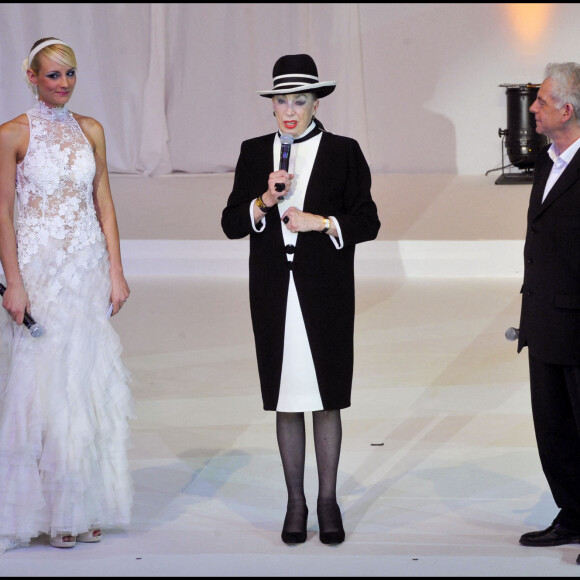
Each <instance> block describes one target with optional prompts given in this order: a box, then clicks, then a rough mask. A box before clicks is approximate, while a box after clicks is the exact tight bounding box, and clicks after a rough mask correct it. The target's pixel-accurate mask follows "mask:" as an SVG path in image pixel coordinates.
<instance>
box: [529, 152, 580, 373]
mask: <svg viewBox="0 0 580 580" xmlns="http://www.w3.org/2000/svg"><path fill="white" fill-rule="evenodd" d="M548 148H549V146H546V147H545V148H544V149H543V150H542V152H541V153H540V154H539V156H538V159H537V161H536V165H535V170H534V184H533V186H532V192H531V195H530V205H529V209H528V227H527V233H526V241H525V246H524V282H523V286H522V289H521V293H522V310H521V318H520V335H519V342H518V352H520V351H521V349H522V348H523V347H524V346H527V347H528V349H529V352H530V354H531V355H533V356H534V357H536V358H538V359H539V360H542V361H544V362H548V363H553V364H563V365H580V151H579V152H577V153H576V155H575V156H574V157H573V158H572V160H571V161H570V163H569V164H568V166H567V167H566V169H565V170H564V172H563V173H562V175H560V177H559V178H558V180H557V181H556V183H555V184H554V186H553V187H552V189H551V190H550V192H549V193H548V196H547V197H546V200H545V201H544V203H542V195H543V192H544V187H545V184H546V181H547V179H548V176H549V175H550V171H551V169H552V165H553V162H552V160H551V159H550V157H549V155H548V153H547V151H548Z"/></svg>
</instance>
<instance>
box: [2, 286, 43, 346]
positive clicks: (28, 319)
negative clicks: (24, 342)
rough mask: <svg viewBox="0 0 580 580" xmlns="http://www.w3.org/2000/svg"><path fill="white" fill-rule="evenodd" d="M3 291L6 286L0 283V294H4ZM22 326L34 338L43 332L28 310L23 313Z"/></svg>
mask: <svg viewBox="0 0 580 580" xmlns="http://www.w3.org/2000/svg"><path fill="white" fill-rule="evenodd" d="M4 292H6V286H4V284H0V296H4ZM24 326H26V328H28V330H30V336H32V337H34V338H37V337H39V336H42V335H43V334H44V327H43V326H41V325H40V324H38V323H37V322H36V321H35V320H34V318H32V316H30V314H28V312H25V313H24Z"/></svg>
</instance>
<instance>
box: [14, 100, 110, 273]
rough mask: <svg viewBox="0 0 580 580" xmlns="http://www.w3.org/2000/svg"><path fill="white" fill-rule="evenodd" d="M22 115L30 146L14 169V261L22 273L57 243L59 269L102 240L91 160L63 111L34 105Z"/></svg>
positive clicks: (75, 126) (87, 146) (77, 129)
mask: <svg viewBox="0 0 580 580" xmlns="http://www.w3.org/2000/svg"><path fill="white" fill-rule="evenodd" d="M27 115H28V119H29V123H30V143H29V146H28V151H27V153H26V156H25V157H24V160H23V161H22V162H21V163H20V164H19V165H18V166H17V169H16V194H17V197H18V234H17V241H18V261H19V264H20V267H21V268H22V267H23V266H25V265H26V264H27V263H28V262H30V260H31V259H32V257H33V256H34V255H36V254H37V253H38V252H39V249H40V248H41V247H43V246H47V245H49V244H50V243H51V241H55V240H60V241H62V243H60V244H57V246H56V247H57V251H56V255H55V256H54V260H55V262H54V263H55V265H56V266H58V265H62V263H63V262H64V261H65V260H66V257H67V254H72V253H74V252H76V251H77V250H80V249H82V248H83V247H84V246H86V245H88V244H91V243H95V242H96V241H97V240H100V239H101V237H102V232H101V229H100V225H99V222H98V220H97V216H96V212H95V207H94V203H93V179H94V176H95V171H96V165H95V158H94V155H93V151H92V148H91V146H90V144H89V142H88V141H87V138H86V137H85V135H84V133H83V132H82V130H81V128H80V126H79V124H78V123H77V121H76V120H75V119H74V117H73V116H72V114H71V113H70V111H68V109H67V108H66V107H62V108H51V107H48V106H47V105H45V104H44V103H42V102H38V104H37V105H36V106H35V107H34V108H33V109H31V110H29V111H28V112H27ZM51 245H52V244H51Z"/></svg>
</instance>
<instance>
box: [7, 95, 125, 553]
mask: <svg viewBox="0 0 580 580" xmlns="http://www.w3.org/2000/svg"><path fill="white" fill-rule="evenodd" d="M27 114H28V118H29V123H30V144H29V148H28V151H27V153H26V156H25V158H24V160H23V161H22V162H21V163H20V164H19V165H18V167H17V174H16V193H17V198H18V227H17V241H18V261H19V266H20V270H21V272H22V277H23V280H24V284H25V287H26V289H27V291H28V295H29V298H30V303H31V313H32V316H33V317H34V318H35V320H36V321H37V322H38V323H39V324H41V325H42V326H43V327H44V328H45V333H44V335H42V336H40V337H37V338H34V337H32V336H31V334H30V332H29V331H28V329H27V328H26V327H25V326H24V325H20V326H18V325H16V324H14V323H13V322H12V320H11V318H10V317H9V315H8V313H7V312H6V311H5V310H4V309H0V311H1V312H0V337H1V339H2V340H1V350H0V553H2V552H3V551H4V550H5V549H8V548H14V547H18V546H23V545H27V544H28V543H29V542H30V539H31V538H34V537H36V536H38V535H39V534H41V533H47V534H51V535H56V534H57V533H62V532H70V533H71V534H73V535H76V534H79V533H82V532H85V531H87V530H88V529H89V528H91V527H103V528H104V527H110V526H123V525H126V524H128V523H129V521H130V512H131V507H132V496H133V488H132V481H131V476H130V471H129V465H128V459H127V447H128V444H129V424H128V419H129V418H130V417H131V416H132V415H133V402H132V398H131V394H130V390H129V387H128V383H129V379H130V377H129V372H128V370H127V368H126V367H125V365H124V364H123V362H122V360H121V350H122V348H121V344H120V340H119V337H118V335H117V334H116V332H115V331H114V329H113V327H112V326H111V324H110V321H109V319H108V318H107V316H106V314H107V310H108V306H109V296H110V291H111V280H110V275H109V259H108V253H107V250H106V246H105V239H104V235H103V233H102V231H101V229H100V225H99V222H98V220H97V216H96V212H95V208H94V204H93V197H92V194H93V192H92V183H93V178H94V175H95V170H96V167H95V160H94V156H93V152H92V149H91V147H90V145H89V143H88V141H87V139H86V137H85V135H84V134H83V132H82V130H81V128H80V126H79V125H78V123H77V122H76V120H75V119H74V118H73V116H72V114H71V113H70V112H69V111H68V110H67V109H66V108H63V109H50V108H48V107H47V106H46V105H44V104H43V103H39V104H38V105H37V106H36V107H35V108H33V109H32V110H30V111H28V113H27Z"/></svg>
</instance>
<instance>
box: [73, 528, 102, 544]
mask: <svg viewBox="0 0 580 580" xmlns="http://www.w3.org/2000/svg"><path fill="white" fill-rule="evenodd" d="M101 537H102V532H101V530H100V528H92V529H90V530H89V531H88V532H83V533H82V534H78V535H77V542H84V543H86V544H89V543H92V542H100V541H101Z"/></svg>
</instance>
